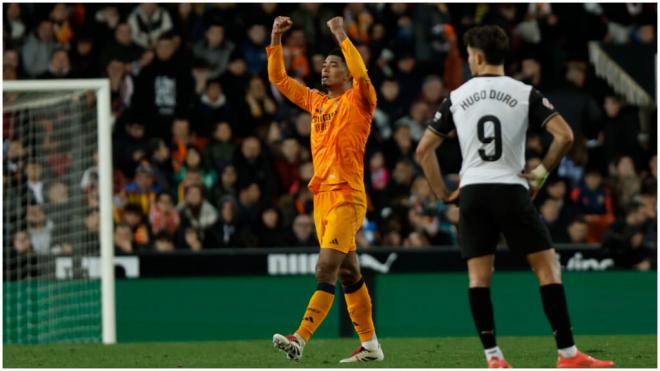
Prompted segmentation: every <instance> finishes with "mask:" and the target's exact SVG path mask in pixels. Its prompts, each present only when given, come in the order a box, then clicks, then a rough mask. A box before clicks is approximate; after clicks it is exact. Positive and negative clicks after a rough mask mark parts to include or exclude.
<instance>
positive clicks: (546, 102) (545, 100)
mask: <svg viewBox="0 0 660 371" xmlns="http://www.w3.org/2000/svg"><path fill="white" fill-rule="evenodd" d="M541 102H543V105H544V106H546V107H548V108H549V109H555V106H553V105H552V103H550V101H549V100H548V98H543V100H542V101H541Z"/></svg>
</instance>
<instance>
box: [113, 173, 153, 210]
mask: <svg viewBox="0 0 660 371" xmlns="http://www.w3.org/2000/svg"><path fill="white" fill-rule="evenodd" d="M158 193H160V188H159V187H158V185H157V184H156V183H155V182H154V169H153V168H152V167H151V165H149V164H148V163H143V164H140V165H139V166H138V167H137V168H136V169H135V178H134V179H133V182H131V183H129V184H128V185H126V188H124V190H123V191H122V192H121V193H120V194H119V196H118V198H117V200H116V201H115V203H116V206H117V207H118V210H117V211H118V215H116V217H115V219H116V220H122V215H121V210H122V209H123V208H124V207H125V206H126V205H129V204H136V205H140V207H141V208H142V213H143V214H145V215H146V214H147V213H149V208H150V207H151V204H152V203H154V202H155V201H156V196H157V195H158Z"/></svg>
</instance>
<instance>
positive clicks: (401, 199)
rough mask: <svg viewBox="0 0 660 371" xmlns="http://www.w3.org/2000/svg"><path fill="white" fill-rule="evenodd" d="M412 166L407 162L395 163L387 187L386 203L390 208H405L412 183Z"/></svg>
mask: <svg viewBox="0 0 660 371" xmlns="http://www.w3.org/2000/svg"><path fill="white" fill-rule="evenodd" d="M413 175H414V168H413V164H412V163H411V162H410V161H407V160H401V161H398V162H397V163H396V166H395V167H394V171H393V172H392V179H391V180H390V182H389V184H388V185H387V201H388V204H389V205H390V206H391V207H394V208H395V210H396V209H397V208H400V207H403V208H406V206H407V202H408V195H409V190H410V186H411V185H412V182H413Z"/></svg>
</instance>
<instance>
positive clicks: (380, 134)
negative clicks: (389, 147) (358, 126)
mask: <svg viewBox="0 0 660 371" xmlns="http://www.w3.org/2000/svg"><path fill="white" fill-rule="evenodd" d="M376 112H382V113H383V115H384V118H383V121H384V122H383V123H382V124H380V123H378V121H376V123H377V126H375V127H374V129H377V131H376V133H375V135H376V138H377V139H378V141H379V142H382V141H384V140H387V139H389V138H390V137H391V136H392V126H393V125H394V122H396V121H397V120H398V119H400V118H401V117H403V116H404V115H405V112H406V110H405V107H404V105H403V99H402V98H401V95H400V90H399V83H398V82H397V81H396V80H393V79H388V80H385V81H383V83H382V84H381V85H380V90H379V96H378V105H377V107H376ZM377 116H378V117H380V115H378V114H374V119H375V118H376V117H377Z"/></svg>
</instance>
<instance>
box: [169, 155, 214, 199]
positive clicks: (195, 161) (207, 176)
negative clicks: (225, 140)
mask: <svg viewBox="0 0 660 371" xmlns="http://www.w3.org/2000/svg"><path fill="white" fill-rule="evenodd" d="M191 169H194V170H197V171H199V172H201V173H202V184H203V185H204V188H206V190H207V191H208V190H211V189H213V187H214V186H215V183H216V182H217V181H218V173H217V172H216V171H215V169H213V168H211V169H208V170H206V169H204V167H203V164H202V154H201V153H200V152H199V150H198V149H197V148H195V147H194V146H189V147H188V149H187V150H186V160H185V162H184V163H183V166H181V168H180V169H179V171H178V172H177V173H176V175H175V176H174V180H175V181H176V182H177V183H179V182H181V181H182V180H183V179H184V178H185V177H186V173H187V172H188V171H189V170H191Z"/></svg>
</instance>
